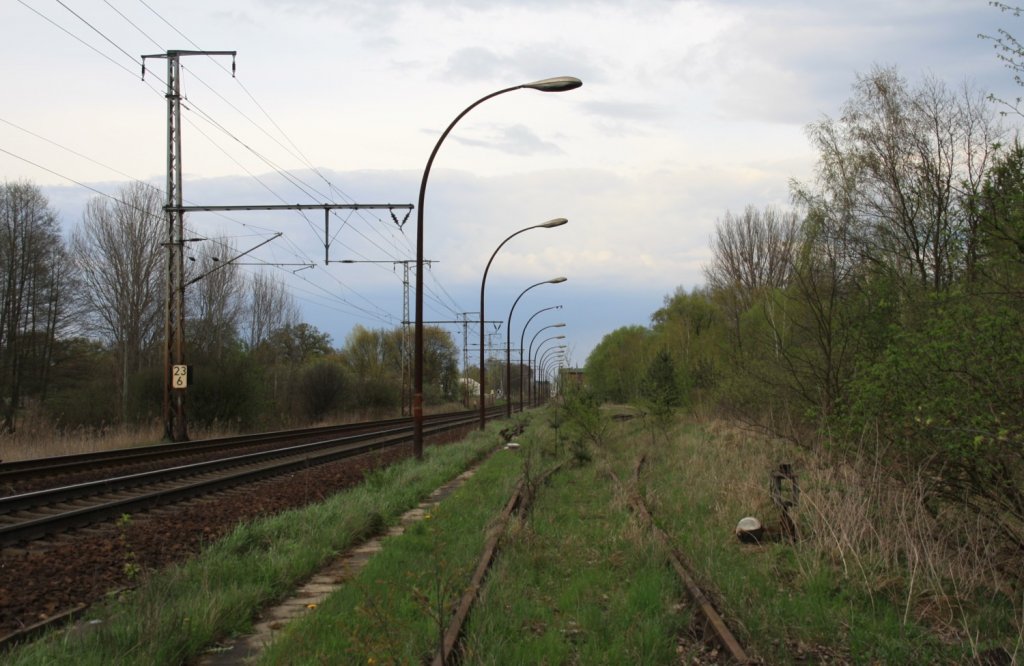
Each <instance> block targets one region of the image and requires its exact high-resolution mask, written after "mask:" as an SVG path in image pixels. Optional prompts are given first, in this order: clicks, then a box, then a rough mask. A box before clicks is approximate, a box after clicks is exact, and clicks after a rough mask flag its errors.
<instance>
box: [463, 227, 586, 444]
mask: <svg viewBox="0 0 1024 666" xmlns="http://www.w3.org/2000/svg"><path fill="white" fill-rule="evenodd" d="M568 221H569V220H567V219H565V218H564V217H556V218H554V219H553V220H548V221H547V222H544V223H542V224H535V225H533V226H532V227H526V228H525V229H520V230H519V231H517V232H515V233H514V234H512V235H511V236H509V237H508V238H506V239H505V240H503V241H501V243H500V244H499V245H498V247H497V248H495V250H494V252H493V253H491V258H490V259H488V260H487V266H486V267H484V277H483V279H482V280H480V429H481V430H483V429H484V426H485V425H486V422H487V405H486V404H485V398H486V396H487V390H486V388H485V384H486V381H485V380H486V377H487V368H486V359H485V358H484V355H485V343H484V321H485V320H486V318H485V317H484V288H485V287H486V286H487V272H488V271H490V270H491V262H492V261H494V257H496V256H497V255H498V251H499V250H501V248H502V247H504V246H505V243H507V242H509V241H510V240H512V239H513V238H515V237H516V236H518V235H519V234H521V233H523V232H525V231H529V230H530V229H551V228H552V227H560V226H562V225H563V224H565V223H566V222H568ZM540 284H543V283H540ZM534 286H536V285H534Z"/></svg>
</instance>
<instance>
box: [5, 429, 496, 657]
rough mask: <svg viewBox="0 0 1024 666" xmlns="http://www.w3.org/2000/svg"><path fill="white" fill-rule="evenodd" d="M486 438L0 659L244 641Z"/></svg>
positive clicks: (236, 540) (349, 494) (263, 532)
mask: <svg viewBox="0 0 1024 666" xmlns="http://www.w3.org/2000/svg"><path fill="white" fill-rule="evenodd" d="M497 443H498V437H497V435H496V434H495V429H489V430H488V431H487V432H484V433H473V435H471V436H470V437H469V438H467V440H465V441H464V442H462V443H460V444H454V445H447V446H444V447H431V448H428V449H427V451H426V452H425V461H424V462H422V463H417V462H416V461H414V460H409V461H406V462H404V463H401V464H399V465H396V466H393V467H390V468H387V469H384V470H380V471H377V472H375V473H374V474H372V475H371V476H370V477H369V479H368V482H367V483H365V484H363V485H362V486H360V487H358V488H355V489H352V490H348V491H345V492H342V493H339V494H338V495H335V496H334V497H332V498H331V499H329V500H328V501H326V502H324V503H322V504H319V505H316V506H312V507H308V508H304V509H300V510H296V511H289V512H286V513H283V514H280V515H278V516H274V517H271V518H267V519H262V520H259V521H256V522H254V523H252V524H249V525H243V526H240V527H239V528H237V529H236V530H234V531H233V532H232V533H231V534H230V535H229V536H227V537H225V538H224V539H222V540H221V541H218V542H217V543H214V544H212V545H211V546H210V547H208V548H207V549H206V550H204V551H203V553H202V554H201V555H199V556H198V557H196V558H194V559H192V560H190V561H188V562H186V563H184V564H181V565H177V566H172V567H169V568H168V569H166V570H163V571H160V572H157V573H155V574H152V575H144V576H143V577H142V580H141V582H140V585H139V587H138V588H137V589H136V590H134V591H132V592H129V593H126V594H125V595H123V596H121V597H119V598H112V599H110V600H109V601H107V602H106V603H103V604H100V605H98V606H96V607H94V608H93V609H92V610H91V611H90V613H89V616H88V617H89V618H90V619H92V620H95V621H96V622H95V623H94V624H93V625H92V626H90V628H89V629H88V630H87V631H81V632H63V631H55V632H51V633H50V634H49V635H47V636H46V637H44V638H43V639H41V640H39V641H36V642H35V643H31V644H29V645H26V646H23V647H20V648H17V649H15V650H13V651H11V652H10V653H8V654H6V655H4V657H5V661H4V663H5V664H12V665H21V664H39V665H42V664H46V665H47V666H49V665H51V664H75V665H76V666H77V665H87V664H96V665H97V666H99V665H106V664H146V665H147V666H148V665H157V664H180V663H183V662H186V661H188V660H189V659H191V658H193V657H194V656H195V655H198V654H200V653H201V652H202V651H203V650H204V649H205V647H206V646H207V645H209V644H210V643H212V642H214V641H215V640H217V639H220V638H222V637H224V636H227V635H231V634H233V633H238V632H244V631H246V630H247V629H249V628H250V627H251V624H252V619H253V617H254V615H255V613H256V611H258V609H260V608H261V607H262V606H265V605H267V604H269V603H272V602H274V601H276V600H278V599H280V598H282V597H284V596H285V595H286V594H287V593H288V592H290V591H291V590H292V589H293V588H294V587H295V586H296V584H297V583H299V582H300V581H302V580H304V579H305V578H308V577H309V576H310V575H311V574H312V573H314V572H315V571H316V570H317V569H319V568H320V567H321V566H322V565H323V564H324V563H325V562H326V561H327V560H329V559H330V558H331V557H333V556H334V555H335V554H336V553H337V552H338V551H340V550H344V549H345V548H347V547H349V546H351V545H353V544H354V543H357V542H359V541H361V540H363V539H364V538H365V537H366V536H368V535H370V534H372V533H376V532H378V531H380V530H381V529H382V528H383V526H384V525H386V524H388V523H391V522H393V521H394V520H396V519H397V517H398V516H400V515H401V513H403V512H404V511H405V510H407V509H409V508H411V507H413V506H415V505H416V504H417V503H418V502H419V501H420V500H421V499H422V498H423V497H425V496H426V495H428V494H429V493H430V492H431V491H433V490H434V489H435V488H437V487H438V486H440V485H442V484H443V483H444V482H446V481H448V480H449V479H451V478H453V477H455V476H457V475H458V474H459V473H460V472H462V471H463V470H464V469H466V468H467V467H468V466H470V465H471V464H472V463H473V462H474V461H477V460H479V459H481V457H483V456H484V455H485V454H487V453H488V452H490V451H493V450H494V448H495V447H496V445H497Z"/></svg>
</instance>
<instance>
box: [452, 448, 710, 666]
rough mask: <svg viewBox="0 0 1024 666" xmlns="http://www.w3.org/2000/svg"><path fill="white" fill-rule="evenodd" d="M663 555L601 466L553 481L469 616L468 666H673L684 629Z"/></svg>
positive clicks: (574, 471)
mask: <svg viewBox="0 0 1024 666" xmlns="http://www.w3.org/2000/svg"><path fill="white" fill-rule="evenodd" d="M681 601H682V599H681V590H680V587H679V585H678V581H677V580H676V579H675V578H674V575H673V574H672V572H671V570H669V569H668V568H667V567H666V565H665V560H664V554H663V553H661V552H660V551H659V549H658V547H657V546H656V544H655V543H653V541H652V540H651V539H649V537H648V535H647V532H646V530H644V529H642V528H640V527H639V526H638V525H637V524H636V523H635V522H634V521H633V519H632V517H631V515H630V513H629V511H628V510H627V506H626V504H625V503H624V500H623V498H622V497H620V496H619V495H618V494H617V492H616V489H615V487H614V484H613V481H612V480H611V478H610V477H609V476H608V474H607V473H606V469H605V468H604V467H603V465H601V464H588V465H582V466H572V467H569V468H567V469H565V470H564V471H561V472H559V473H558V474H556V475H555V476H553V477H552V478H551V479H550V482H549V483H548V484H547V485H545V486H544V487H543V488H542V489H541V490H540V492H539V494H538V495H537V499H536V502H535V505H534V507H533V508H532V510H531V511H530V513H529V516H528V517H527V519H526V520H525V521H523V522H522V523H520V524H519V525H518V529H516V530H514V531H513V532H512V533H511V534H510V535H509V538H508V540H507V545H506V546H505V547H504V549H503V552H502V554H501V556H500V558H499V560H498V563H497V565H496V566H495V568H494V571H493V572H492V573H491V576H490V578H489V579H488V582H487V585H486V586H485V588H484V590H483V594H482V595H481V599H480V603H479V604H478V607H477V608H475V609H474V611H473V614H472V615H471V617H470V622H469V625H468V628H467V635H466V639H465V645H466V654H465V657H464V659H463V663H466V664H510V665H515V664H566V663H579V664H668V663H678V660H679V655H677V653H676V645H677V637H678V636H679V635H680V634H681V633H682V631H683V628H684V627H685V626H686V625H687V624H688V623H689V620H690V617H689V614H688V613H687V612H684V611H683V607H684V606H683V604H682V603H681Z"/></svg>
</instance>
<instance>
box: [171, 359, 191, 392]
mask: <svg viewBox="0 0 1024 666" xmlns="http://www.w3.org/2000/svg"><path fill="white" fill-rule="evenodd" d="M186 387H188V366H187V365H174V366H171V388H176V389H183V388H186Z"/></svg>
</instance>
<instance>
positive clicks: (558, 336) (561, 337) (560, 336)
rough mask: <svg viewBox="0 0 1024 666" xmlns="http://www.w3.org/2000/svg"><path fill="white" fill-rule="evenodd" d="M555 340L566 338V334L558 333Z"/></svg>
mask: <svg viewBox="0 0 1024 666" xmlns="http://www.w3.org/2000/svg"><path fill="white" fill-rule="evenodd" d="M555 340H565V336H564V335H556V336H555Z"/></svg>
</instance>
